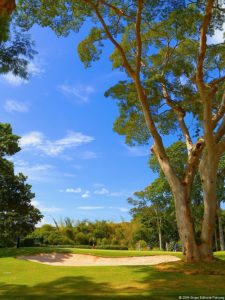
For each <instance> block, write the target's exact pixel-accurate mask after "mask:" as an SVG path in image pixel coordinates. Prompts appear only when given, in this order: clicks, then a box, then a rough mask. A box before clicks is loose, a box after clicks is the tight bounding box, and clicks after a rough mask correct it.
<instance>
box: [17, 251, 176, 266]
mask: <svg viewBox="0 0 225 300" xmlns="http://www.w3.org/2000/svg"><path fill="white" fill-rule="evenodd" d="M18 259H22V260H29V261H33V262H38V263H42V264H46V265H51V266H140V265H143V266H145V265H157V264H160V263H165V262H173V261H178V260H180V259H179V258H178V257H175V256H171V255H157V256H141V257H115V258H109V257H98V256H93V255H85V254H68V253H46V254H45V253H43V254H38V255H31V256H20V257H18Z"/></svg>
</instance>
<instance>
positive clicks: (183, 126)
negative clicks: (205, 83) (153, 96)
mask: <svg viewBox="0 0 225 300" xmlns="http://www.w3.org/2000/svg"><path fill="white" fill-rule="evenodd" d="M162 90H163V96H164V98H165V99H166V103H167V105H169V106H170V107H171V108H172V109H173V111H174V113H175V114H176V116H177V120H178V123H179V125H180V128H181V131H182V133H183V136H184V139H185V142H186V146H187V149H188V153H189V152H190V151H191V149H192V146H193V143H192V139H191V136H190V133H189V130H188V128H187V125H186V123H185V121H184V117H185V111H184V110H183V108H182V107H180V106H178V105H177V104H176V103H175V102H174V101H172V99H171V98H170V96H169V93H168V91H167V88H166V85H165V84H162Z"/></svg>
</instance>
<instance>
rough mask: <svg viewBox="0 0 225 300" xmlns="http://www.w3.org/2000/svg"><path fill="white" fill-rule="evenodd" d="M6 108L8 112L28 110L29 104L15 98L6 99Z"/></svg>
mask: <svg viewBox="0 0 225 300" xmlns="http://www.w3.org/2000/svg"><path fill="white" fill-rule="evenodd" d="M4 109H5V110H6V111H7V112H21V113H25V112H28V110H29V106H28V104H27V103H24V102H19V101H15V100H6V101H5V104H4Z"/></svg>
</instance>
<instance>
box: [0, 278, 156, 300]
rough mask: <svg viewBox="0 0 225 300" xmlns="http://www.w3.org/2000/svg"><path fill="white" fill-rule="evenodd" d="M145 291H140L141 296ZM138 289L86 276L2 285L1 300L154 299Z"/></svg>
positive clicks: (0, 287)
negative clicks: (112, 284) (119, 286)
mask: <svg viewBox="0 0 225 300" xmlns="http://www.w3.org/2000/svg"><path fill="white" fill-rule="evenodd" d="M142 293H143V290H140V294H142ZM140 294H139V291H138V289H137V287H126V288H124V289H123V288H118V289H117V288H115V287H112V286H111V285H110V284H109V283H107V282H101V283H96V282H94V281H93V280H91V279H90V278H88V277H86V276H73V277H71V276H70V277H62V278H60V279H57V280H55V281H52V282H48V283H41V284H38V285H35V286H32V287H30V286H27V285H13V284H4V283H0V299H1V300H3V299H4V300H11V299H13V300H36V299H43V300H52V299H66V300H69V299H71V300H72V299H74V300H113V299H117V300H123V299H129V300H136V299H143V300H149V299H153V298H151V297H150V295H146V296H145V295H143V296H142V295H140Z"/></svg>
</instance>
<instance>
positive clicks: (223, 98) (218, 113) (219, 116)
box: [212, 92, 225, 128]
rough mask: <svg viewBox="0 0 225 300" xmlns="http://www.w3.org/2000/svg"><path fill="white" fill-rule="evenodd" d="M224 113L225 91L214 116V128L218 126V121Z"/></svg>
mask: <svg viewBox="0 0 225 300" xmlns="http://www.w3.org/2000/svg"><path fill="white" fill-rule="evenodd" d="M224 114H225V92H224V93H223V96H222V101H221V104H220V107H219V109H218V110H217V113H216V114H214V116H213V118H212V123H213V128H216V126H217V124H218V122H219V121H220V120H221V119H222V117H223V116H224Z"/></svg>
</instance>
